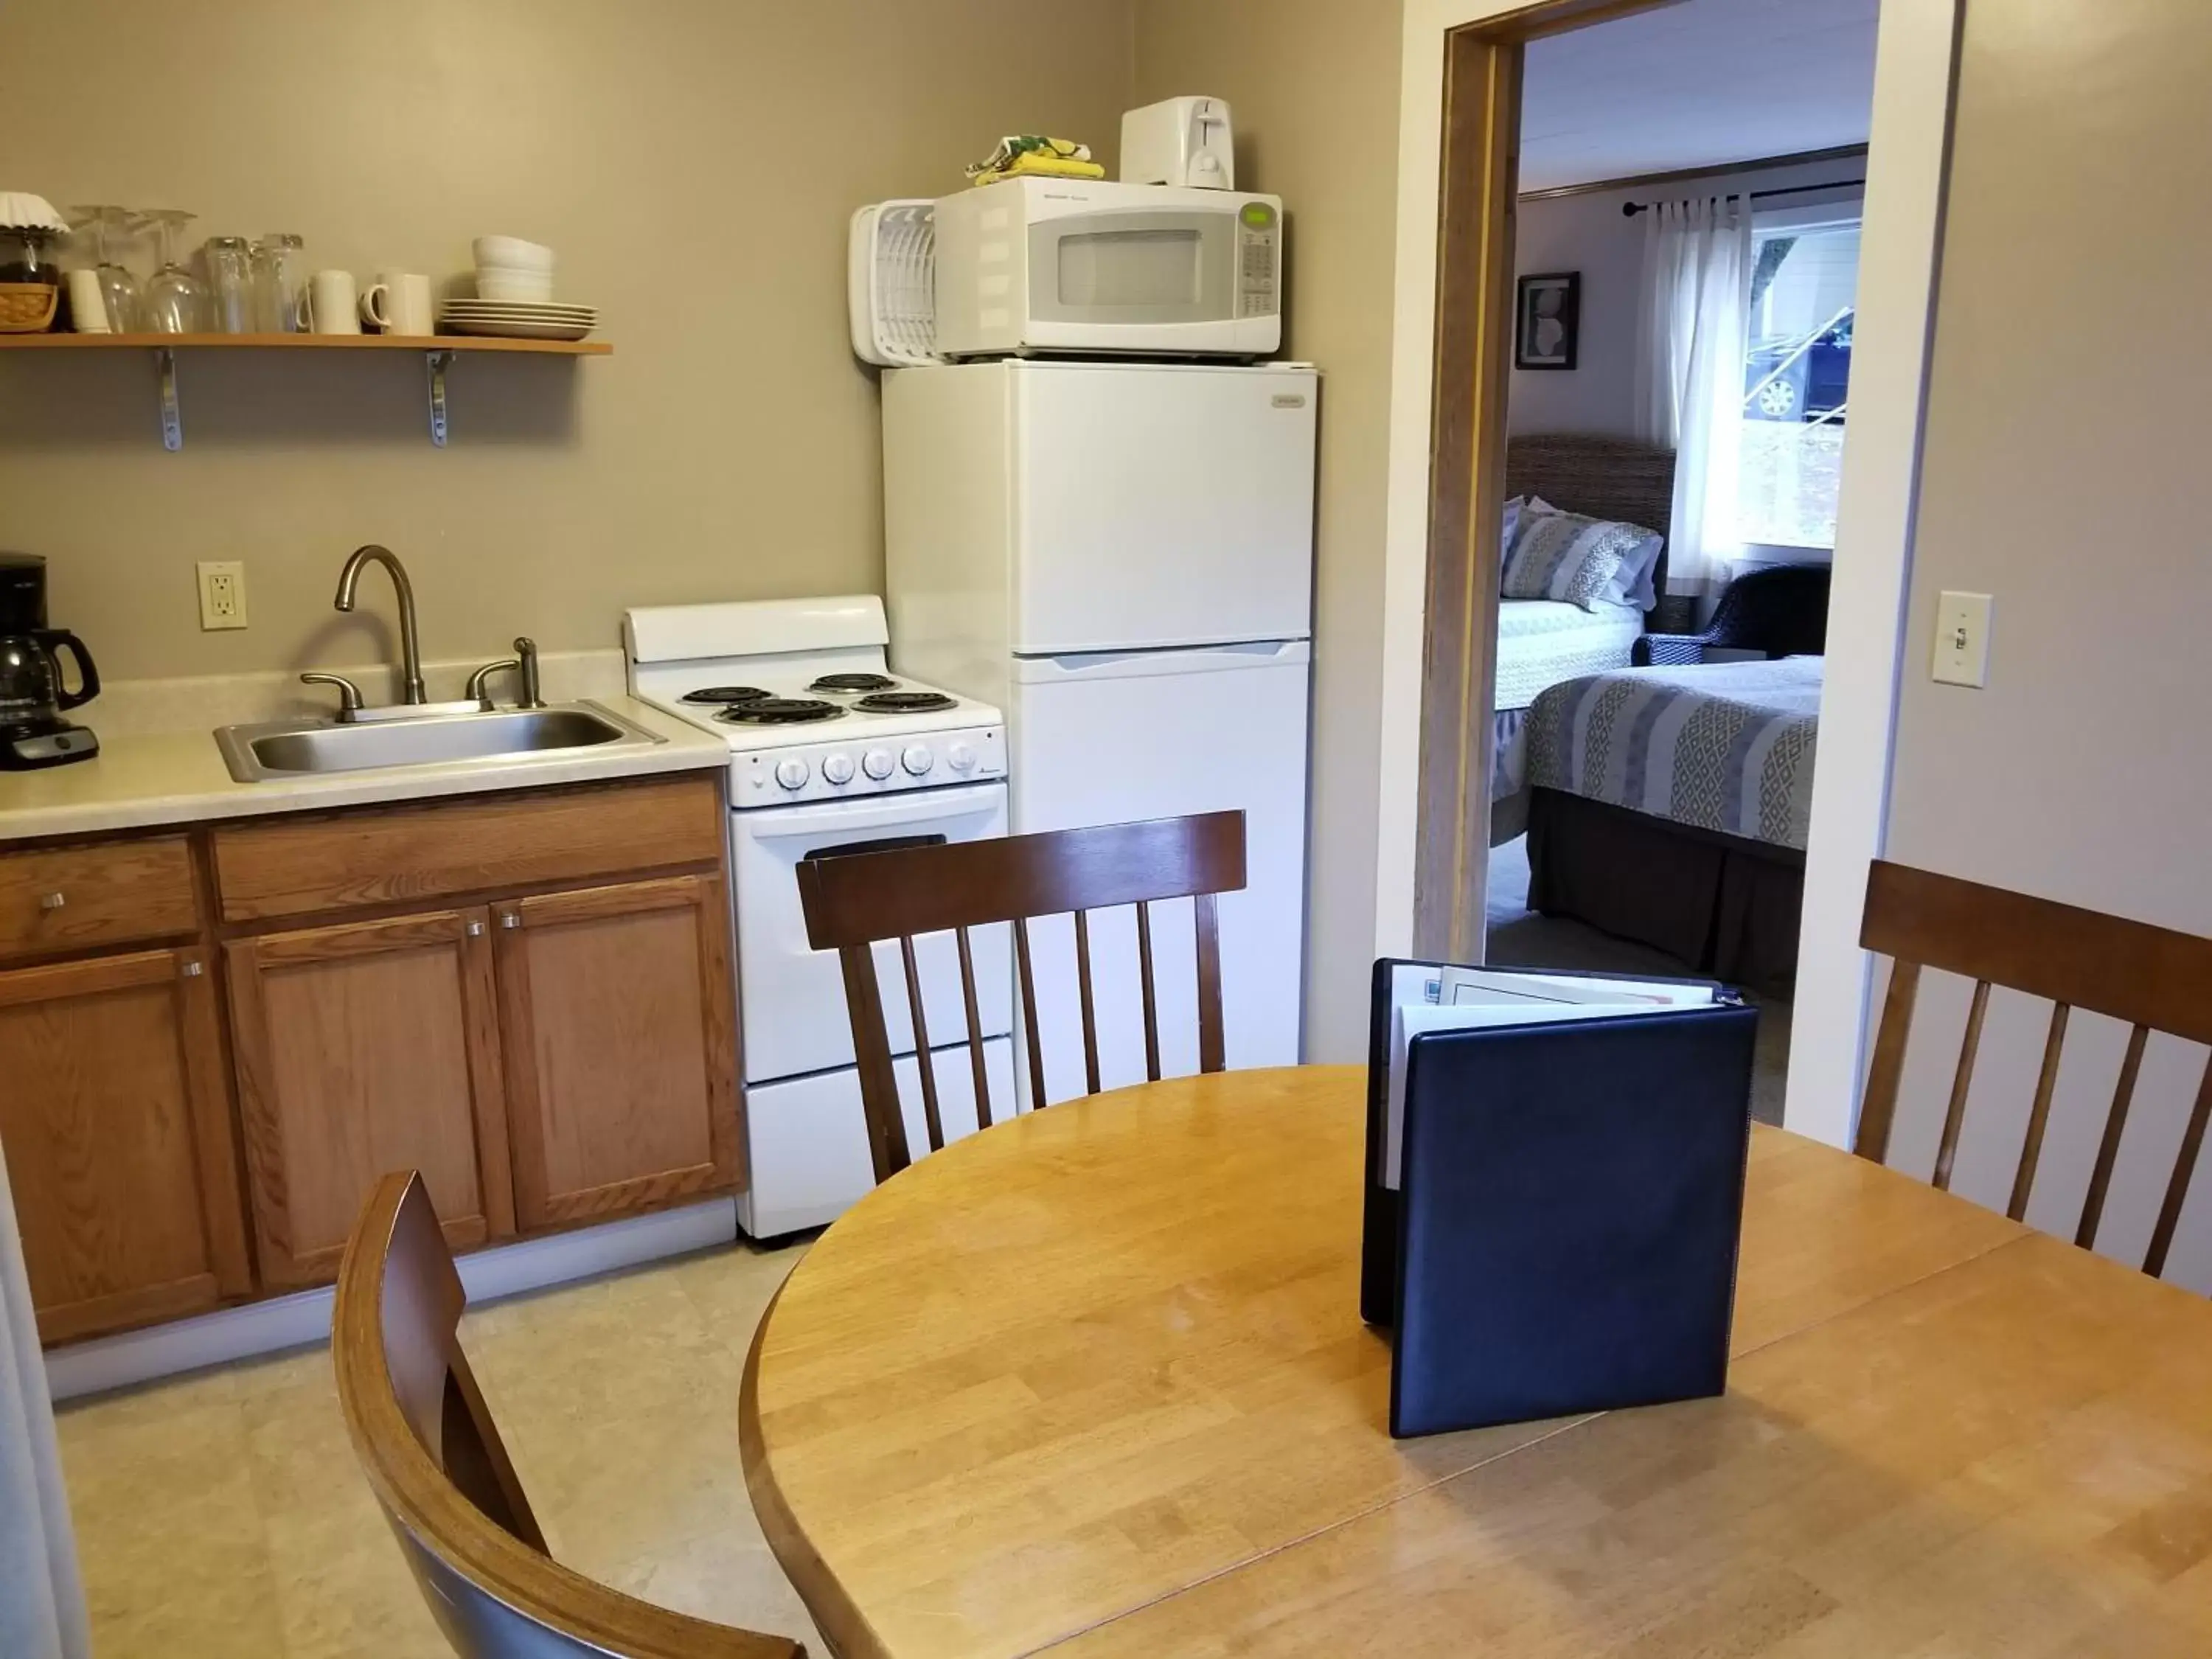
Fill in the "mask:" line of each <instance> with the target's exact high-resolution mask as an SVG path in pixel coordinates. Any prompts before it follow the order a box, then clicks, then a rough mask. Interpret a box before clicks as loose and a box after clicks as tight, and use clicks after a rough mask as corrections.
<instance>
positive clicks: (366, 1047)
mask: <svg viewBox="0 0 2212 1659" xmlns="http://www.w3.org/2000/svg"><path fill="white" fill-rule="evenodd" d="M489 932H490V928H489V916H488V913H487V912H486V911H485V910H484V909H483V908H482V907H481V906H478V907H473V908H456V909H450V910H435V911H428V912H424V913H422V914H419V915H407V916H398V917H393V918H391V919H388V920H385V921H362V922H349V923H344V924H341V925H339V926H337V927H311V928H307V929H304V930H301V931H299V932H294V933H269V934H264V935H261V936H259V937H258V938H250V939H237V940H234V941H233V942H232V943H231V944H230V945H228V947H227V948H228V955H229V966H230V996H231V1018H232V1024H233V1028H234V1035H235V1041H236V1050H237V1058H238V1085H239V1089H238V1103H239V1121H240V1126H241V1127H242V1128H243V1130H244V1133H245V1139H246V1170H247V1187H248V1191H249V1193H250V1194H251V1196H252V1209H253V1220H254V1233H255V1238H256V1242H257V1243H258V1245H259V1247H260V1256H261V1272H262V1277H263V1278H264V1280H265V1281H266V1282H267V1283H268V1284H269V1285H271V1286H275V1287H286V1288H289V1287H292V1286H296V1285H307V1284H314V1283H318V1282H320V1281H322V1280H325V1279H330V1278H331V1277H332V1276H333V1275H334V1274H335V1273H337V1263H338V1258H339V1256H340V1255H341V1254H343V1250H344V1247H345V1241H346V1236H347V1235H348V1233H349V1232H350V1231H352V1228H353V1223H354V1218H355V1216H356V1213H357V1212H359V1210H360V1207H361V1202H362V1199H363V1197H365V1196H366V1195H367V1194H368V1192H369V1190H370V1189H371V1188H373V1187H374V1185H375V1184H376V1182H377V1178H378V1177H379V1176H382V1175H383V1174H385V1173H386V1171H387V1170H400V1169H416V1170H421V1171H422V1178H423V1180H424V1182H426V1183H427V1184H428V1188H429V1189H430V1197H431V1199H432V1200H433V1201H434V1202H435V1204H436V1206H437V1209H438V1214H439V1217H440V1218H441V1220H442V1221H443V1223H444V1225H445V1230H446V1238H447V1243H450V1244H451V1245H452V1246H453V1248H454V1249H471V1248H473V1247H474V1246H477V1245H479V1244H482V1243H484V1242H485V1241H486V1240H487V1239H492V1238H498V1237H503V1236H505V1235H507V1234H509V1233H511V1232H513V1231H514V1206H513V1197H512V1187H511V1184H510V1177H509V1173H508V1164H507V1125H506V1118H505V1115H504V1100H503V1096H502V1091H501V1075H500V1052H499V1031H498V1006H497V1002H496V1000H495V995H494V993H493V988H492V951H491V940H490V938H489Z"/></svg>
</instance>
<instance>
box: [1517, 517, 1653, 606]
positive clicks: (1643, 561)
mask: <svg viewBox="0 0 2212 1659" xmlns="http://www.w3.org/2000/svg"><path fill="white" fill-rule="evenodd" d="M1515 500H1516V501H1521V498H1520V497H1518V496H1516V497H1515ZM1508 505H1509V506H1510V503H1508ZM1562 510H1563V509H1561V508H1559V507H1553V505H1552V504H1551V502H1549V501H1546V500H1545V499H1544V498H1543V497H1542V496H1541V495H1531V496H1528V498H1527V499H1526V500H1525V501H1522V505H1521V513H1522V519H1523V520H1524V521H1525V520H1526V519H1527V518H1528V517H1529V516H1530V515H1533V514H1535V513H1559V512H1561V511H1562ZM1638 527H1639V528H1640V526H1638ZM1644 533H1645V537H1646V538H1647V539H1644V540H1642V541H1638V542H1637V543H1636V544H1634V545H1633V546H1632V547H1631V548H1630V549H1629V550H1628V552H1627V553H1626V555H1625V556H1623V558H1622V559H1621V562H1620V568H1619V569H1618V570H1616V571H1615V572H1614V573H1613V577H1612V580H1609V581H1607V583H1606V586H1605V592H1603V593H1602V594H1601V595H1600V596H1599V599H1600V602H1601V603H1602V604H1605V605H1634V606H1635V607H1636V608H1637V609H1638V611H1650V610H1653V609H1655V608H1656V606H1657V605H1658V603H1659V591H1658V589H1657V587H1656V586H1655V585H1654V583H1653V578H1654V577H1655V576H1656V575H1657V574H1658V571H1659V555H1660V554H1661V553H1662V551H1664V550H1665V549H1666V546H1667V538H1665V537H1664V536H1662V534H1660V533H1659V532H1657V531H1656V530H1654V531H1646V532H1644ZM1508 550H1509V551H1510V538H1509V542H1508Z"/></svg>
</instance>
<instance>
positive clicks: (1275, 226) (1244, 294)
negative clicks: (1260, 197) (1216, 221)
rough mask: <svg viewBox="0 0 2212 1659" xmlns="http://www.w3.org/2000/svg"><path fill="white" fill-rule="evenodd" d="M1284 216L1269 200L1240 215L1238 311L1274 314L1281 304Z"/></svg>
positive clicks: (1242, 314)
mask: <svg viewBox="0 0 2212 1659" xmlns="http://www.w3.org/2000/svg"><path fill="white" fill-rule="evenodd" d="M1282 248H1283V238H1282V216H1281V215H1279V214H1278V213H1277V212H1276V211H1275V210H1274V209H1273V207H1271V206H1270V205H1268V204H1267V203H1265V202H1247V203H1245V204H1244V206H1243V210H1241V211H1240V212H1239V213H1238V214H1237V315H1238V316H1239V317H1272V316H1273V315H1274V314H1275V313H1276V312H1277V311H1278V310H1279V308H1280V306H1281V300H1280V297H1279V296H1280V293H1281V277H1282V259H1283V253H1282Z"/></svg>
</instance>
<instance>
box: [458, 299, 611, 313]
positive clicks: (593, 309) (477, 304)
mask: <svg viewBox="0 0 2212 1659" xmlns="http://www.w3.org/2000/svg"><path fill="white" fill-rule="evenodd" d="M445 309H447V311H456V312H471V311H477V312H489V311H496V312H502V313H513V314H514V315H516V316H518V317H596V316H598V315H599V307H597V306H569V305H555V304H552V303H551V302H550V301H544V302H541V301H532V300H448V301H446V304H445Z"/></svg>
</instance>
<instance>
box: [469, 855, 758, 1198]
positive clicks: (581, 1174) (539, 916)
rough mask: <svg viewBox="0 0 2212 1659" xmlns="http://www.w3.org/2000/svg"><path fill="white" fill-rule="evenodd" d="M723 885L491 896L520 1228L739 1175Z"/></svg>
mask: <svg viewBox="0 0 2212 1659" xmlns="http://www.w3.org/2000/svg"><path fill="white" fill-rule="evenodd" d="M722 891H723V889H722V883H721V881H720V878H717V877H713V876H682V877H676V878H671V879H667V880H662V881H643V882H634V883H629V884H625V885H622V886H617V887H595V888H591V889H588V890H584V891H581V892H573V893H552V894H548V895H546V896H544V897H540V898H530V899H520V900H515V901H512V902H507V903H503V904H500V905H497V906H495V909H496V910H497V911H498V914H499V987H500V1010H501V1029H502V1030H503V1032H504V1034H505V1037H506V1060H507V1098H508V1111H509V1119H508V1123H509V1128H510V1132H511V1134H512V1137H513V1146H514V1204H515V1212H516V1214H517V1216H518V1217H519V1218H520V1221H521V1224H522V1225H523V1226H525V1227H538V1226H546V1225H552V1224H555V1223H559V1222H569V1221H586V1220H593V1219H599V1218H605V1217H608V1216H612V1215H618V1214H621V1213H623V1212H625V1211H630V1210H639V1209H644V1208H647V1207H650V1206H653V1205H658V1204H664V1203H666V1202H668V1201H670V1200H674V1199H680V1198H685V1197H690V1196H693V1195H696V1194H702V1193H706V1192H710V1191H714V1190H716V1189H719V1188H729V1187H734V1186H736V1185H737V1184H738V1182H739V1181H740V1180H741V1179H742V1177H743V1174H744V1170H743V1153H742V1152H741V1151H740V1150H739V1149H740V1137H739V1135H738V1110H737V1052H736V1050H737V1037H736V1018H737V1013H736V1006H735V1003H734V1000H733V999H732V994H731V987H730V945H729V932H728V929H729V914H728V911H727V908H726V907H725V905H724V903H723V900H722Z"/></svg>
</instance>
